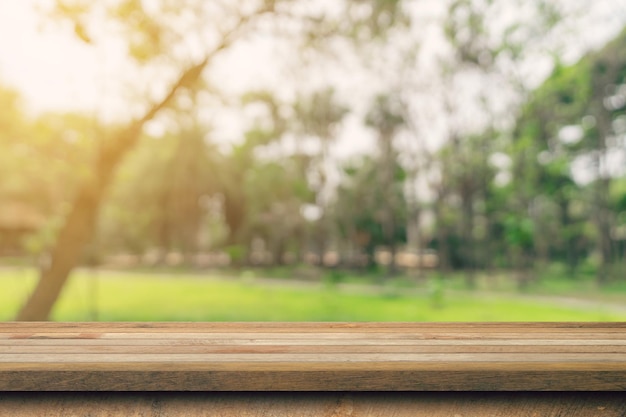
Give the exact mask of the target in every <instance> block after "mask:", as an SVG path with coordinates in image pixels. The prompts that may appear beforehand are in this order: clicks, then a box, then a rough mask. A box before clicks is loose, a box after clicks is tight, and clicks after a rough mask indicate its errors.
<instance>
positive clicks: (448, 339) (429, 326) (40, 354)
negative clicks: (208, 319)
mask: <svg viewBox="0 0 626 417" xmlns="http://www.w3.org/2000/svg"><path fill="white" fill-rule="evenodd" d="M22 325H24V326H22ZM240 389H241V390H253V391H254V390H262V391H280V390H290V391H301V390H329V391H337V390H339V391H341V390H357V391H358V390H388V391H394V390H470V391H471V390H585V391H588V390H624V389H626V323H472V324H470V325H465V324H462V323H447V324H446V323H0V390H135V391H144V390H225V391H229V390H240Z"/></svg>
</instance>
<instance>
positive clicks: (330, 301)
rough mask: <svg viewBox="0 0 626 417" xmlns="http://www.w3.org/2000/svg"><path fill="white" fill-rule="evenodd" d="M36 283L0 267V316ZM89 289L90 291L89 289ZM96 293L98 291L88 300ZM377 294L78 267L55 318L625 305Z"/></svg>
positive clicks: (277, 317)
mask: <svg viewBox="0 0 626 417" xmlns="http://www.w3.org/2000/svg"><path fill="white" fill-rule="evenodd" d="M34 283H35V272H34V271H33V270H30V269H21V270H19V269H6V270H0V320H10V319H11V318H12V317H13V316H14V315H15V313H16V312H17V310H18V309H19V307H20V305H21V304H22V303H23V302H24V300H25V299H26V297H27V296H28V294H29V292H30V290H31V289H32V287H33V285H34ZM94 289H95V290H94ZM94 294H96V296H95V297H94ZM435 301H437V300H435V298H433V296H432V295H430V294H429V293H428V291H422V292H419V291H409V290H407V289H406V288H404V287H398V286H388V287H382V288H380V290H377V291H369V292H367V291H362V290H356V289H355V290H351V289H350V288H347V289H346V288H344V287H341V288H337V287H335V286H329V285H324V284H303V285H302V286H297V285H296V286H284V285H277V284H268V283H267V282H265V281H262V280H258V279H255V278H253V276H252V274H250V275H245V274H244V275H243V277H240V278H237V277H231V278H216V277H215V276H211V275H206V276H203V275H198V274H184V273H178V274H167V273H164V274H149V273H125V272H104V271H99V272H97V273H94V272H89V271H79V272H77V273H75V274H74V275H73V276H72V278H71V279H70V282H69V284H68V286H67V287H66V288H65V291H64V293H63V295H62V297H61V299H60V301H59V303H58V304H57V306H56V308H55V310H54V312H53V317H52V318H53V319H54V320H58V321H84V320H93V319H94V316H93V311H94V307H96V310H97V316H96V318H97V320H100V321H626V309H615V308H610V307H608V306H607V307H605V306H602V304H601V303H596V304H594V305H593V306H591V305H584V306H582V307H581V306H580V305H577V306H574V305H572V304H571V303H559V302H556V301H555V300H549V299H541V298H533V297H530V296H528V295H516V294H514V293H497V294H493V293H492V294H491V295H486V293H484V292H480V291H479V292H474V293H470V292H463V291H458V290H455V291H448V292H445V290H444V292H443V296H442V297H441V299H440V300H439V301H440V305H435Z"/></svg>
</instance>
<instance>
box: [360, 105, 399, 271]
mask: <svg viewBox="0 0 626 417" xmlns="http://www.w3.org/2000/svg"><path fill="white" fill-rule="evenodd" d="M401 106H402V102H401V101H399V100H398V98H397V97H394V96H389V95H379V96H377V97H376V98H375V99H374V102H373V103H372V105H371V108H370V110H369V112H368V113H367V115H366V121H365V122H366V124H367V125H368V126H370V127H371V128H373V129H374V130H375V131H376V132H377V134H378V142H377V143H378V152H379V157H378V162H379V164H380V165H379V170H378V176H377V181H376V182H375V183H374V184H375V185H376V187H377V188H380V190H381V193H382V195H381V197H382V201H381V203H382V207H381V217H382V218H381V223H382V229H383V236H384V240H385V245H386V246H387V248H388V250H389V252H390V255H391V260H390V262H389V266H388V270H387V273H388V275H389V276H393V275H394V274H395V273H396V251H397V242H396V229H397V227H398V225H400V224H402V225H403V226H404V225H405V223H401V220H400V219H398V218H396V213H397V212H398V210H399V209H400V207H404V206H405V205H406V203H405V200H404V196H403V194H402V186H403V183H402V182H401V183H400V186H401V189H400V193H399V194H400V196H402V197H401V198H398V197H399V196H398V192H397V191H396V190H395V188H396V187H397V184H398V183H397V182H396V175H395V174H396V172H397V170H396V169H397V167H398V165H399V164H398V153H397V151H396V149H395V148H394V138H395V136H396V135H397V134H398V131H399V130H400V129H401V128H402V127H403V126H404V124H405V121H404V114H405V112H404V111H403V109H402V108H401Z"/></svg>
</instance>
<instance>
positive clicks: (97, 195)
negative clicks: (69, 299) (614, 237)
mask: <svg viewBox="0 0 626 417" xmlns="http://www.w3.org/2000/svg"><path fill="white" fill-rule="evenodd" d="M369 3H371V6H374V7H371V8H370V9H369V10H367V13H364V14H360V15H358V16H352V17H353V18H349V19H345V18H344V17H343V16H334V17H333V14H332V13H330V12H328V11H327V10H325V9H324V8H321V9H320V8H316V7H314V8H308V7H298V6H300V2H289V1H282V0H269V1H268V0H263V1H261V0H259V1H253V2H248V1H241V2H237V3H236V4H233V3H232V2H221V1H218V2H205V1H199V0H189V1H186V2H172V1H168V0H162V1H159V2H150V3H145V2H141V1H138V0H122V1H119V2H111V3H109V2H106V3H105V2H102V3H89V2H83V1H69V0H57V1H56V2H54V6H53V8H52V9H50V15H51V16H53V17H54V18H56V19H59V20H64V21H69V22H70V24H71V28H72V30H74V32H75V33H76V35H77V36H78V38H79V39H81V40H82V41H83V42H86V43H88V44H90V45H94V44H97V43H98V41H99V40H101V39H102V38H104V37H107V38H109V37H110V36H112V33H115V34H118V35H120V36H121V37H122V38H123V39H124V40H125V42H126V46H127V50H128V53H129V55H130V56H131V57H133V58H134V60H135V62H136V63H137V64H138V65H143V66H146V67H148V66H149V67H150V68H153V69H157V68H158V69H160V70H161V71H162V72H161V74H170V76H172V74H176V75H174V76H173V77H172V78H173V81H172V82H171V84H170V85H169V87H167V88H166V89H165V92H164V94H163V95H161V96H160V97H158V98H155V99H154V100H153V101H152V102H151V103H150V104H148V105H147V106H146V107H145V110H144V111H143V113H142V114H141V115H139V116H138V117H136V118H135V119H134V120H132V121H131V122H129V123H128V124H127V125H126V126H125V127H122V128H120V129H119V130H118V131H117V132H116V133H112V134H109V135H107V137H106V139H105V140H102V141H101V143H100V146H99V150H98V156H97V159H96V161H95V163H94V165H93V170H92V173H91V175H90V177H89V178H88V179H86V180H85V181H84V183H83V184H82V185H81V186H80V188H79V189H78V191H77V193H76V197H75V199H74V203H73V205H72V208H71V210H70V211H69V213H68V214H67V216H66V218H65V222H64V224H63V226H62V227H61V229H60V231H59V234H58V238H57V241H56V244H55V245H54V248H53V249H52V253H51V265H50V267H49V268H47V269H46V270H45V271H43V273H42V276H41V278H40V280H39V283H38V284H37V287H36V288H35V290H34V292H33V294H32V295H31V297H30V298H29V300H28V301H27V302H26V304H25V305H24V307H23V308H22V310H21V311H20V312H19V314H18V315H17V319H18V320H45V319H47V318H48V317H49V314H50V311H51V309H52V307H53V305H54V303H55V301H56V299H57V298H58V296H59V294H60V292H61V289H62V288H63V285H64V284H65V281H66V280H67V277H68V274H69V272H70V271H71V270H72V268H73V267H74V266H75V265H76V263H77V262H78V261H79V259H80V256H81V254H82V251H83V249H84V247H85V245H86V244H87V243H88V242H89V241H90V240H91V238H92V236H93V233H94V229H95V224H96V220H97V217H98V213H99V211H100V206H101V203H102V201H103V198H104V193H105V190H106V188H107V186H108V185H109V183H110V182H111V180H112V177H113V173H114V172H115V169H116V168H117V166H118V165H119V163H120V161H121V160H122V159H123V158H124V157H125V156H126V155H127V153H128V152H129V151H130V150H131V149H133V148H134V147H135V145H136V144H137V142H138V141H139V138H140V136H141V131H142V129H143V127H144V125H145V124H146V123H147V122H149V121H150V120H152V119H153V118H155V117H156V116H157V115H158V114H159V113H160V112H161V111H162V110H163V109H164V108H166V107H168V106H169V105H170V104H171V103H172V101H173V99H174V97H175V96H176V95H177V93H178V92H179V91H181V90H185V89H195V88H197V87H199V81H200V79H201V77H202V73H203V71H204V69H205V68H206V67H207V66H209V65H210V64H211V63H212V62H213V61H214V59H215V57H216V56H217V55H218V54H219V53H220V52H221V51H223V50H225V49H228V48H230V47H232V45H234V44H235V43H237V42H238V41H240V40H241V39H244V38H245V37H246V35H248V34H250V33H251V32H252V31H254V30H263V28H269V30H271V31H272V30H276V29H283V30H284V31H285V32H289V31H291V32H292V33H289V34H288V35H290V36H293V37H296V35H297V34H300V35H302V34H304V35H305V36H304V37H305V38H307V39H311V40H312V39H320V38H321V37H323V38H327V37H332V36H336V35H342V34H346V30H348V29H350V30H351V29H352V28H354V27H357V26H359V24H360V22H364V25H365V22H371V25H370V27H372V28H374V29H376V30H378V29H381V28H382V27H384V26H385V25H389V24H393V21H394V18H395V16H396V13H395V10H396V9H399V7H400V2H399V1H394V2H391V3H390V2H387V1H382V0H369ZM348 4H349V2H346V3H343V4H342V6H344V7H348ZM383 15H384V16H385V18H382V16H383ZM103 16H106V18H107V19H109V20H108V22H109V23H110V25H107V24H104V25H102V24H98V23H101V19H102V18H103ZM349 17H350V16H349ZM98 19H100V21H98ZM279 21H280V22H281V23H279ZM94 22H95V23H94ZM207 22H212V23H211V24H207ZM290 22H296V24H291V23H290ZM97 28H100V29H102V28H105V29H104V30H103V31H102V30H100V32H98V29H97ZM274 33H276V32H274ZM98 35H99V36H100V39H99V38H98ZM194 51H195V52H194ZM190 57H195V59H193V58H191V59H190ZM181 62H188V63H189V64H188V65H187V66H184V65H183V66H181ZM163 77H164V78H165V77H167V75H164V76H163ZM168 78H169V77H168Z"/></svg>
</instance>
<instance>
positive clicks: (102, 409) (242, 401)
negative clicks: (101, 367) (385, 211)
mask: <svg viewBox="0 0 626 417" xmlns="http://www.w3.org/2000/svg"><path fill="white" fill-rule="evenodd" d="M625 413H626V396H623V395H620V394H618V393H606V392H578V393H571V392H569V393H567V392H506V393H505V392H496V393H486V392H480V393H477V392H474V393H468V392H453V393H451V392H445V393H443V392H404V393H398V392H395V393H394V392H386V393H380V392H374V393H369V392H368V393H364V392H360V393H358V392H352V393H332V392H326V393H324V392H314V393H303V392H300V393H298V392H294V393H292V392H289V393H287V392H282V393H281V392H252V393H232V392H229V393H225V392H221V393H218V392H212V393H197V392H196V393H167V392H166V393H164V392H152V393H119V392H118V393H109V392H100V393H84V392H80V393H79V392H73V393H50V392H47V393H34V392H32V393H0V417H21V416H24V417H31V416H47V417H68V416H85V417H86V416H89V417H105V416H106V417H108V416H143V417H165V416H168V417H196V416H207V417H208V416H219V417H242V416H246V417H287V416H289V417H294V416H297V417H313V416H316V417H366V416H367V417H483V416H484V417H490V416H494V417H495V416H497V417H557V416H559V417H623V416H624V415H625Z"/></svg>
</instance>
